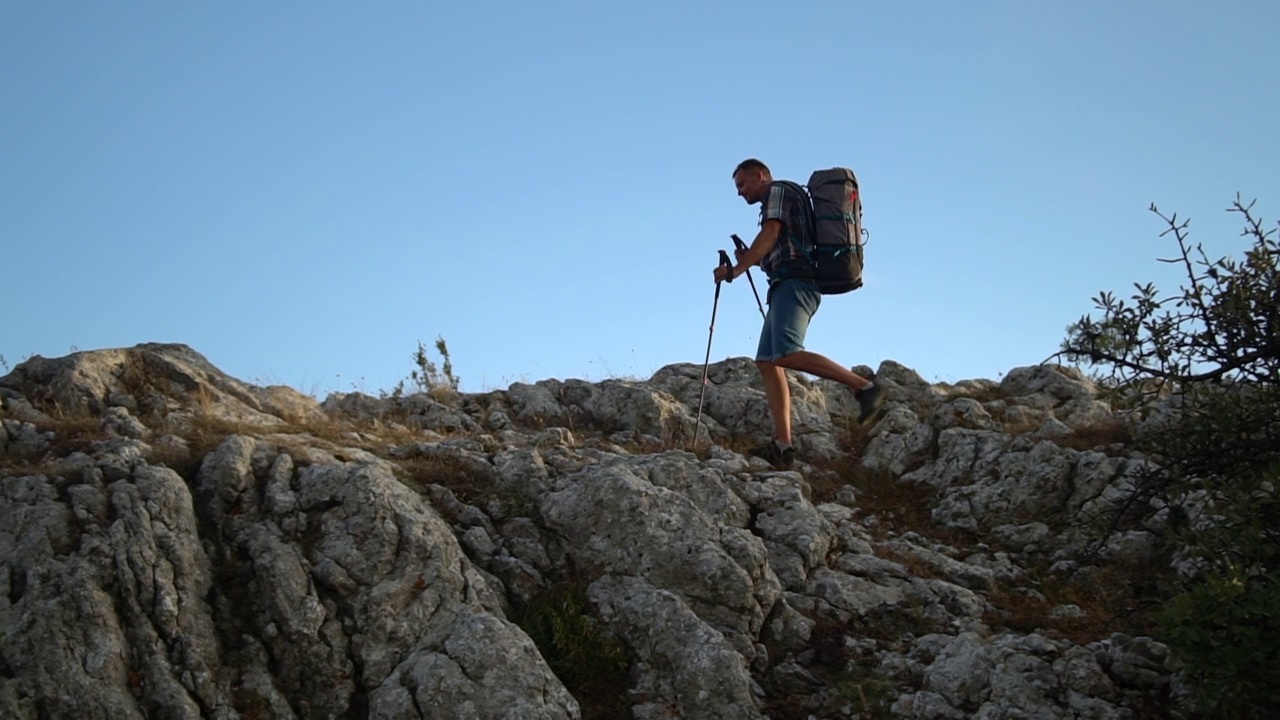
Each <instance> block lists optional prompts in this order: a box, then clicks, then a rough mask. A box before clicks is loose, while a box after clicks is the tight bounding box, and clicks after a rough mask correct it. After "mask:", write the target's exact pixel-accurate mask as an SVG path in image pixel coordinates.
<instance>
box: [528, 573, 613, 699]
mask: <svg viewBox="0 0 1280 720" xmlns="http://www.w3.org/2000/svg"><path fill="white" fill-rule="evenodd" d="M516 624H518V625H519V626H520V627H521V628H522V629H523V630H524V631H525V633H526V634H528V635H529V637H530V638H532V639H533V642H534V644H535V645H537V646H538V650H539V652H541V653H542V657H543V659H544V660H546V661H547V665H548V666H550V668H551V671H552V672H554V673H555V674H556V677H558V678H560V682H562V683H564V686H565V687H566V688H567V689H568V690H569V692H570V693H571V694H572V695H573V696H574V698H576V699H577V700H578V703H579V704H580V705H581V706H582V716H583V719H584V720H606V719H608V718H619V719H622V718H630V717H631V713H630V710H628V705H627V702H626V699H625V694H626V690H627V667H628V664H629V663H628V659H627V654H626V650H625V648H624V647H623V645H622V643H621V642H620V641H619V640H618V639H617V638H616V637H614V636H613V635H612V634H610V633H609V632H607V631H606V630H605V629H604V628H603V627H602V626H601V625H600V623H599V622H598V621H597V620H596V619H595V618H593V617H592V616H591V612H590V606H589V603H588V600H587V591H586V584H585V583H584V582H582V581H581V580H579V579H577V578H570V579H568V580H565V581H563V582H561V583H558V584H556V585H553V586H551V587H549V588H547V589H545V590H543V591H542V592H540V593H539V594H537V595H536V596H534V597H533V599H532V600H530V601H529V605H528V607H526V608H524V611H523V612H521V613H519V615H518V617H517V618H516Z"/></svg>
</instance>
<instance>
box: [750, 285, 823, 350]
mask: <svg viewBox="0 0 1280 720" xmlns="http://www.w3.org/2000/svg"><path fill="white" fill-rule="evenodd" d="M771 289H772V292H771V293H770V294H771V295H772V296H773V297H771V298H770V299H769V313H768V314H767V315H765V318H764V327H763V328H761V329H760V347H759V348H757V349H756V361H757V362H761V361H763V362H773V361H775V360H777V359H778V358H782V357H786V356H787V355H790V354H791V353H795V352H800V351H801V350H803V349H804V334H805V333H806V332H808V330H809V320H811V319H812V318H813V314H814V313H816V312H818V305H820V304H821V303H822V293H821V292H819V291H818V284H817V283H815V282H814V281H812V280H783V281H781V282H780V283H778V284H777V285H775V286H774V287H773V288H771Z"/></svg>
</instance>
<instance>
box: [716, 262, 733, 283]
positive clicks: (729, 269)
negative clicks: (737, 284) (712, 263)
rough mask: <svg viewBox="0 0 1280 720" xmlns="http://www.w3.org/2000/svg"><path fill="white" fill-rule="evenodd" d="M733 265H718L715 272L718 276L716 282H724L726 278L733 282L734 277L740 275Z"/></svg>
mask: <svg viewBox="0 0 1280 720" xmlns="http://www.w3.org/2000/svg"><path fill="white" fill-rule="evenodd" d="M733 267H734V266H732V265H717V266H716V270H715V272H714V273H713V275H714V276H715V278H716V282H724V281H726V280H727V281H729V282H733V279H734V278H735V277H737V276H738V274H737V273H736V272H734V271H733Z"/></svg>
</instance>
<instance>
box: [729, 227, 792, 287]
mask: <svg viewBox="0 0 1280 720" xmlns="http://www.w3.org/2000/svg"><path fill="white" fill-rule="evenodd" d="M781 234H782V221H781V220H765V221H764V226H763V227H761V228H760V234H758V235H756V239H755V240H752V241H751V247H749V248H747V249H746V250H745V251H743V250H739V251H737V252H736V253H735V254H736V255H737V257H738V264H737V265H734V266H733V277H738V276H739V275H741V274H742V273H744V272H746V271H747V268H749V267H751V266H752V265H755V264H756V263H758V262H760V261H761V260H762V259H764V256H765V255H768V254H769V251H770V250H772V249H773V244H774V243H776V242H778V236H779V235H781Z"/></svg>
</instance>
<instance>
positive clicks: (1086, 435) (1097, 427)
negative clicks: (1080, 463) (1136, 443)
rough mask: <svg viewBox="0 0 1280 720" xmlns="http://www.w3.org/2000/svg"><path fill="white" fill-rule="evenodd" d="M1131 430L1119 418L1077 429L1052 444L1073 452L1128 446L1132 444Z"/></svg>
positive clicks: (1127, 424)
mask: <svg viewBox="0 0 1280 720" xmlns="http://www.w3.org/2000/svg"><path fill="white" fill-rule="evenodd" d="M1133 439H1134V438H1133V428H1132V426H1130V425H1129V423H1127V422H1125V421H1124V420H1121V419H1120V418H1111V419H1109V420H1106V421H1103V422H1099V423H1094V424H1093V425H1089V426H1088V427H1083V428H1077V429H1075V430H1074V431H1072V433H1071V434H1070V435H1064V436H1062V437H1060V438H1055V439H1054V442H1055V443H1057V444H1058V445H1061V446H1062V447H1065V448H1071V449H1073V450H1094V449H1096V448H1100V447H1105V446H1107V445H1128V444H1129V443H1131V442H1133Z"/></svg>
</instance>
